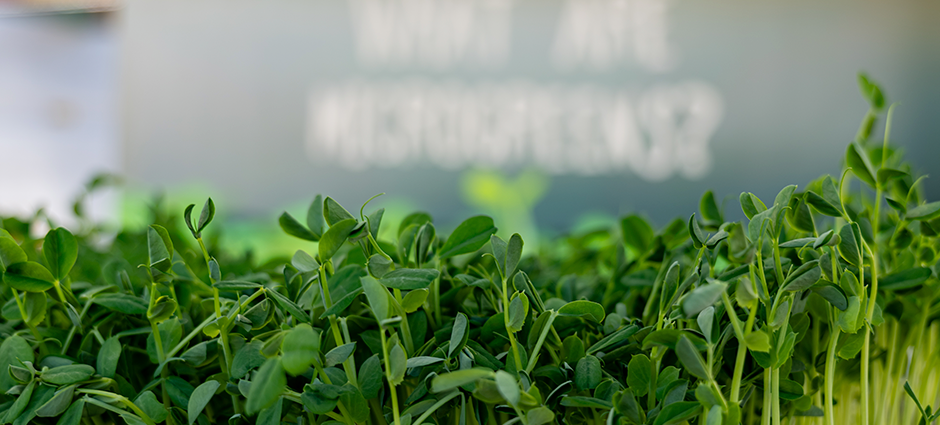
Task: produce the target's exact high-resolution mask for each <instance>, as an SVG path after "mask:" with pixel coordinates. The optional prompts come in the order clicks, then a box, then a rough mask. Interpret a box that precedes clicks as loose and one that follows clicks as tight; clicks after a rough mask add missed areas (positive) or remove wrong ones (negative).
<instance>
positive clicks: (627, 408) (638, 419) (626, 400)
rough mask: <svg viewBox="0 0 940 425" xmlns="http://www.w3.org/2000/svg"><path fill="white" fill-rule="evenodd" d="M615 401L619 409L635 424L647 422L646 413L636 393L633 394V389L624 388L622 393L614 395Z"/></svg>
mask: <svg viewBox="0 0 940 425" xmlns="http://www.w3.org/2000/svg"><path fill="white" fill-rule="evenodd" d="M618 395H619V400H618ZM613 402H614V406H615V407H616V408H617V411H618V412H620V414H621V415H623V416H624V417H626V418H627V420H628V421H633V423H634V424H643V423H646V415H645V414H644V413H643V408H642V407H640V404H639V403H637V401H636V395H634V394H633V390H632V389H627V390H624V391H623V393H622V394H617V395H614V399H613Z"/></svg>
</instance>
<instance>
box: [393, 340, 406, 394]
mask: <svg viewBox="0 0 940 425" xmlns="http://www.w3.org/2000/svg"><path fill="white" fill-rule="evenodd" d="M388 364H389V366H390V367H391V370H390V372H389V383H391V384H392V385H398V384H400V383H401V382H402V381H403V380H404V379H405V371H406V370H407V369H408V356H407V355H406V354H405V350H404V349H403V348H402V347H401V345H400V344H395V345H394V346H392V348H391V350H389V353H388Z"/></svg>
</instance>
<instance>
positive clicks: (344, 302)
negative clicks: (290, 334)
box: [320, 288, 427, 319]
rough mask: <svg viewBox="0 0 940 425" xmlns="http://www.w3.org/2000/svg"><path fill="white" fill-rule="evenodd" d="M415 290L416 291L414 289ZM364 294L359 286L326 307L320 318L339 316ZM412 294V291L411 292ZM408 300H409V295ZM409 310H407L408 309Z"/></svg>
mask: <svg viewBox="0 0 940 425" xmlns="http://www.w3.org/2000/svg"><path fill="white" fill-rule="evenodd" d="M412 292H415V291H412ZM425 292H427V290H425ZM359 294H362V288H357V289H356V290H355V291H352V292H350V293H348V294H346V295H344V296H343V298H340V299H339V301H334V302H333V305H332V306H330V308H328V309H326V311H324V312H323V314H321V315H320V319H326V318H327V317H330V316H339V315H340V313H342V312H343V311H345V310H346V309H347V308H348V307H349V306H350V305H351V304H352V303H353V301H355V300H356V297H358V296H359ZM409 295H410V293H409ZM405 298H406V301H407V297H405ZM406 311H407V310H406Z"/></svg>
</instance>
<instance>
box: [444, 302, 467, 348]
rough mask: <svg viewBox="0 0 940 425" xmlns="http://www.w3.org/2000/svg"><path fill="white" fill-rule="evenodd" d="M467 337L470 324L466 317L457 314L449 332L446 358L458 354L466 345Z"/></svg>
mask: <svg viewBox="0 0 940 425" xmlns="http://www.w3.org/2000/svg"><path fill="white" fill-rule="evenodd" d="M469 335H470V323H469V321H468V320H467V315H466V314H463V313H457V317H456V318H455V319H454V327H453V328H451V331H450V344H449V346H448V348H447V357H451V356H453V355H454V353H457V352H460V350H461V349H462V348H463V346H464V345H465V344H466V343H467V337H468V336H469Z"/></svg>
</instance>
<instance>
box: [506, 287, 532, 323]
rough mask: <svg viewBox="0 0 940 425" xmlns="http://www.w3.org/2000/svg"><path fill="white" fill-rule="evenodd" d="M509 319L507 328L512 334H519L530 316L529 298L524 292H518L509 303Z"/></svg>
mask: <svg viewBox="0 0 940 425" xmlns="http://www.w3.org/2000/svg"><path fill="white" fill-rule="evenodd" d="M508 313H509V318H508V321H507V323H506V326H508V327H509V330H510V331H512V332H519V331H521V330H522V327H523V326H524V325H525V319H526V317H527V316H528V315H529V298H528V297H526V295H525V293H524V292H517V293H516V294H515V295H513V297H512V301H510V302H509V309H508Z"/></svg>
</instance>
